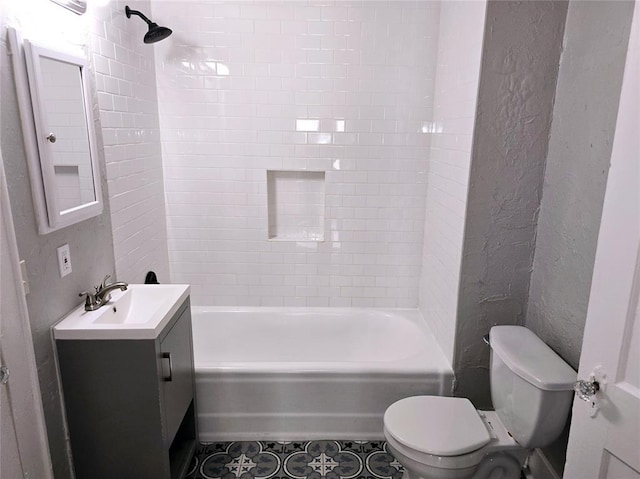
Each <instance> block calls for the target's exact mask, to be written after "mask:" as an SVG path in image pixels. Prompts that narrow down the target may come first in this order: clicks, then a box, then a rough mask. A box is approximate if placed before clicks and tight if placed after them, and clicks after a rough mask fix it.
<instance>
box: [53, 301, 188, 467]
mask: <svg viewBox="0 0 640 479" xmlns="http://www.w3.org/2000/svg"><path fill="white" fill-rule="evenodd" d="M192 343H193V341H192V337H191V311H190V307H189V298H187V299H186V301H185V302H184V303H183V304H182V306H181V307H180V308H179V310H178V312H177V313H176V314H175V315H174V317H173V318H172V319H171V321H169V323H168V324H167V326H166V327H165V328H164V329H163V330H162V331H161V332H160V334H158V336H157V337H156V338H155V339H135V340H122V339H109V340H85V339H82V340H69V339H63V340H60V339H58V340H56V346H57V350H58V360H59V364H60V373H61V377H62V387H63V393H64V401H65V408H66V413H67V422H68V424H69V435H70V441H71V450H72V454H73V463H74V467H75V472H76V477H77V479H116V478H117V479H128V478H130V479H164V478H166V479H177V478H183V477H184V475H185V474H186V472H187V468H188V467H189V463H190V461H191V458H192V457H193V454H194V451H195V447H196V444H197V430H196V416H195V414H196V409H195V389H194V388H195V386H194V376H193V347H192Z"/></svg>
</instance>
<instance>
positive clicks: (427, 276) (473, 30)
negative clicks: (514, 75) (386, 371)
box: [419, 1, 486, 361]
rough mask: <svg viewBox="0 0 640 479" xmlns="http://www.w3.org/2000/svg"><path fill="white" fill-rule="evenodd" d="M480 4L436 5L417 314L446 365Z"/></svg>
mask: <svg viewBox="0 0 640 479" xmlns="http://www.w3.org/2000/svg"><path fill="white" fill-rule="evenodd" d="M485 13H486V2H484V1H472V2H465V1H456V2H443V3H442V5H441V10H440V34H439V40H438V58H437V71H436V84H435V94H434V103H435V104H434V112H433V130H434V131H433V134H432V140H431V148H430V151H429V170H428V173H427V198H426V206H425V232H424V245H423V250H422V272H421V277H420V302H419V303H420V311H421V312H422V315H423V316H424V318H425V320H426V321H427V323H428V324H429V326H430V327H431V330H432V331H433V333H434V334H435V336H436V338H437V339H438V342H439V343H440V346H441V347H442V349H443V351H444V352H445V354H446V356H447V358H448V359H449V361H453V349H454V342H455V331H456V311H457V306H458V304H457V303H458V297H457V293H458V285H459V281H460V263H461V261H462V238H463V234H464V221H465V220H464V218H465V209H466V206H467V189H468V183H469V167H470V164H471V143H472V138H473V129H474V120H475V113H476V100H477V96H478V82H479V80H480V59H481V57H482V38H483V35H484V24H485Z"/></svg>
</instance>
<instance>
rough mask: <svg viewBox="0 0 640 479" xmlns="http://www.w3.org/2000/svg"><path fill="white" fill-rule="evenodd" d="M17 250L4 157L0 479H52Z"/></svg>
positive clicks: (0, 182) (0, 174)
mask: <svg viewBox="0 0 640 479" xmlns="http://www.w3.org/2000/svg"><path fill="white" fill-rule="evenodd" d="M18 278H19V274H18V250H17V245H16V238H15V232H14V228H13V220H12V217H11V209H10V207H9V196H8V194H7V185H6V181H5V176H4V168H3V163H2V155H0V367H2V368H8V370H9V371H10V376H9V377H7V376H6V371H7V369H2V370H0V371H2V372H0V479H19V478H25V479H26V478H29V479H40V478H42V479H52V478H53V474H52V472H51V461H50V459H49V453H48V449H47V436H46V432H45V428H44V418H43V413H42V405H41V403H40V388H39V387H38V380H37V376H36V365H35V357H34V354H33V345H32V343H31V331H30V328H29V321H28V315H27V309H26V302H25V299H24V294H23V293H22V291H21V287H20V283H19V282H18Z"/></svg>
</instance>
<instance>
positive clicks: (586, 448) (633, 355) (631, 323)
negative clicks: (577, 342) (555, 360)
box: [564, 0, 640, 479]
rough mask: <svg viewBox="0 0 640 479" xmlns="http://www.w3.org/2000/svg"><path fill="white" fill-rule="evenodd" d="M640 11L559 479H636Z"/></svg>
mask: <svg viewBox="0 0 640 479" xmlns="http://www.w3.org/2000/svg"><path fill="white" fill-rule="evenodd" d="M639 22H640V4H639V3H638V1H637V0H636V3H635V9H634V16H633V20H632V26H631V38H630V40H629V51H628V54H627V62H626V67H625V72H624V80H623V85H622V93H621V97H620V108H619V111H618V121H617V125H616V133H615V139H614V142H613V151H612V155H611V169H610V171H609V178H608V182H607V192H606V195H605V200H604V210H603V214H602V224H601V226H600V235H599V238H598V249H597V252H596V259H595V266H594V271H593V282H592V286H591V297H590V299H589V309H588V313H587V322H586V327H585V333H584V341H583V345H582V355H581V358H580V369H579V372H578V376H579V378H580V379H588V378H589V376H590V375H591V374H592V373H593V372H595V377H596V379H597V380H599V382H600V385H601V390H600V391H599V392H598V393H597V394H596V402H597V403H599V407H600V409H599V410H598V411H597V413H596V414H595V416H594V417H592V415H593V414H594V412H596V411H594V409H593V408H592V407H591V405H590V404H589V403H587V402H584V401H581V400H579V399H578V398H577V397H576V399H575V401H574V405H573V419H572V423H571V432H570V436H569V449H568V451H567V464H566V467H565V473H564V477H565V479H589V478H608V479H632V478H633V479H640V309H639V308H640V302H639V301H638V300H639V296H640V140H639V139H640V121H639V120H640V95H639V92H640V72H639V70H640V54H639V50H640V23H639Z"/></svg>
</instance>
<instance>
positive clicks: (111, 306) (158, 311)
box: [53, 284, 190, 339]
mask: <svg viewBox="0 0 640 479" xmlns="http://www.w3.org/2000/svg"><path fill="white" fill-rule="evenodd" d="M189 289H190V288H189V285H186V284H130V285H129V287H128V288H127V290H126V291H120V290H116V291H113V292H112V293H111V299H110V300H109V302H108V303H107V304H105V305H104V306H102V307H100V308H99V309H97V310H95V311H85V310H84V303H83V304H82V305H80V306H78V307H77V308H76V309H74V310H73V311H71V313H69V314H68V315H67V316H65V317H64V318H63V319H62V320H61V321H60V322H59V323H57V324H56V325H55V326H54V327H53V335H54V337H55V338H56V339H154V338H155V337H157V335H158V334H159V333H160V331H162V328H164V326H165V325H166V324H167V322H169V320H171V318H172V317H173V315H174V314H175V313H176V312H177V311H178V308H179V307H180V305H181V304H182V303H183V301H184V300H185V299H186V298H187V296H188V295H189Z"/></svg>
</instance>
